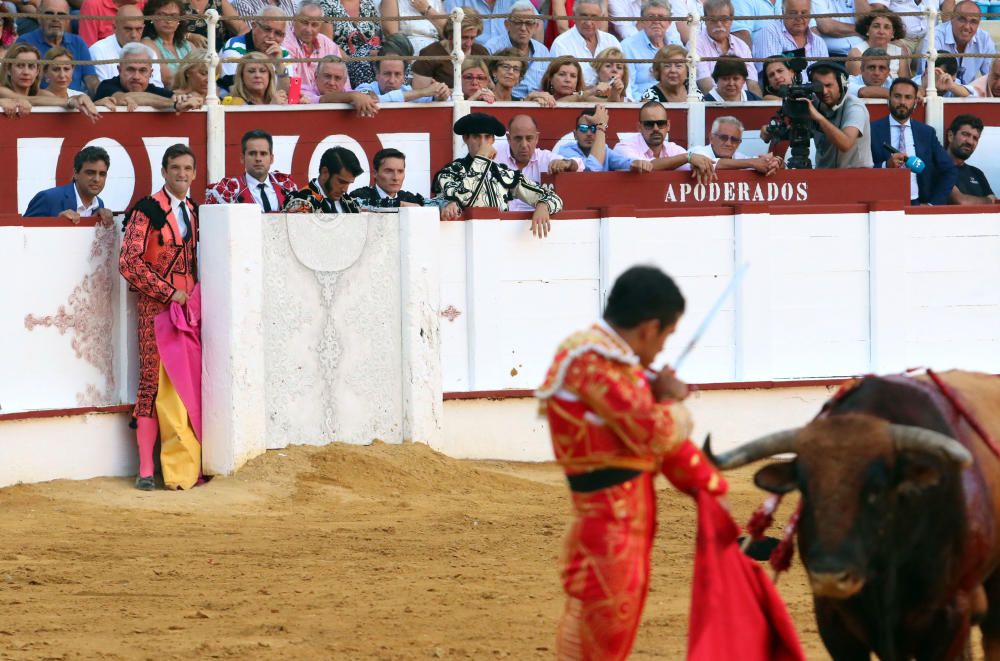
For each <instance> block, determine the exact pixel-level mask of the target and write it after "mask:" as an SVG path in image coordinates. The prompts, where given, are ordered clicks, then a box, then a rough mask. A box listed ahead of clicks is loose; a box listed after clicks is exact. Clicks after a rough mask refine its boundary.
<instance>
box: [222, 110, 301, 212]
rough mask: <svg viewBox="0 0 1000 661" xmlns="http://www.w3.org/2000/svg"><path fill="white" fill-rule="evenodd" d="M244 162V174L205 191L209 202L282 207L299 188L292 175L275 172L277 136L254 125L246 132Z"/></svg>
mask: <svg viewBox="0 0 1000 661" xmlns="http://www.w3.org/2000/svg"><path fill="white" fill-rule="evenodd" d="M240 144H241V146H242V149H243V151H242V153H241V154H240V163H241V164H242V165H243V174H241V175H239V176H237V177H226V178H225V179H223V180H222V181H220V182H219V183H217V184H215V185H213V186H209V188H208V190H206V191H205V204H256V205H258V206H260V208H261V209H262V210H263V211H265V212H271V211H280V210H281V208H282V207H284V206H285V200H286V199H288V194H289V193H294V192H295V191H297V190H298V189H299V187H298V186H296V185H295V182H294V181H292V178H291V177H289V176H288V175H287V174H284V173H282V172H271V166H272V165H274V138H273V137H272V136H271V134H270V133H268V132H267V131H263V130H261V129H254V130H252V131H247V132H246V133H244V134H243V139H242V140H241V143H240Z"/></svg>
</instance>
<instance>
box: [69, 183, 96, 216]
mask: <svg viewBox="0 0 1000 661" xmlns="http://www.w3.org/2000/svg"><path fill="white" fill-rule="evenodd" d="M73 192H74V193H76V212H77V213H78V214H80V217H81V218H82V217H85V216H93V215H94V213H95V212H96V211H97V210H98V209H100V208H101V205H100V203H99V202H98V201H97V196H96V195H95V196H94V199H93V200H91V201H90V204H89V205H85V204H84V203H83V198H81V197H80V189H79V188H77V187H76V184H75V183H74V184H73Z"/></svg>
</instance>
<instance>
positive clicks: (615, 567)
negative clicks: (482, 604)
mask: <svg viewBox="0 0 1000 661" xmlns="http://www.w3.org/2000/svg"><path fill="white" fill-rule="evenodd" d="M683 311H684V297H683V296H682V295H681V293H680V290H679V289H678V288H677V286H676V285H675V284H674V282H673V280H671V279H670V277H669V276H667V275H666V274H665V273H663V272H662V271H660V270H659V269H656V268H653V267H645V266H642V267H633V268H631V269H629V270H628V271H626V272H625V273H624V274H622V276H621V277H620V278H619V279H618V281H617V282H616V283H615V285H614V287H613V289H612V290H611V294H610V296H609V297H608V304H607V308H606V310H605V313H604V320H602V321H600V322H598V323H597V324H595V325H594V326H592V327H591V328H589V329H587V330H584V331H580V332H578V333H575V334H574V335H571V336H570V337H569V338H568V339H566V340H565V341H564V342H563V343H562V344H561V345H560V347H559V349H558V351H557V352H556V357H555V360H554V361H553V363H552V366H551V367H550V368H549V371H548V375H547V376H546V378H545V383H544V384H543V385H542V387H541V388H540V389H539V390H538V391H537V393H536V396H537V397H538V398H539V399H540V400H541V406H542V410H543V411H544V412H545V414H546V415H547V417H548V421H549V427H550V431H551V434H552V447H553V449H554V451H555V456H556V459H557V461H559V463H560V464H562V466H563V468H564V469H565V471H566V476H567V479H568V481H569V486H570V490H571V492H572V499H573V508H574V519H573V522H572V525H571V527H570V530H569V533H568V536H567V539H566V546H565V554H564V557H563V563H564V565H563V574H562V579H563V588H564V590H565V591H566V596H567V600H566V608H565V611H564V613H563V617H562V620H561V622H560V624H559V632H558V637H557V641H556V656H557V658H558V659H560V660H561V661H563V660H565V661H568V660H587V661H610V660H612V659H625V658H626V657H627V656H628V654H629V651H630V650H631V648H632V643H633V641H634V640H635V634H636V632H637V630H638V627H639V620H640V618H641V615H642V609H643V605H644V603H645V600H646V593H647V590H648V585H649V574H650V564H649V563H650V552H651V550H652V544H653V533H654V531H655V528H656V509H655V507H656V501H655V495H654V493H653V475H654V474H655V472H657V471H662V472H663V474H664V475H666V477H667V478H668V479H669V480H670V482H672V483H673V485H674V486H675V487H677V488H678V489H680V490H681V491H684V492H685V493H688V494H693V493H695V492H696V491H698V490H699V489H706V490H707V491H708V492H709V493H712V494H715V495H717V496H721V495H723V494H725V492H726V490H727V485H726V482H725V480H724V479H723V477H722V476H721V475H720V474H719V473H718V472H716V470H715V469H714V468H713V467H712V465H711V464H710V463H709V462H708V461H707V460H706V458H705V456H704V455H703V454H702V452H701V450H699V449H698V448H697V447H696V446H695V445H694V444H693V443H691V441H690V440H688V434H689V433H690V431H691V418H690V415H689V413H688V411H687V409H686V407H685V406H684V404H683V403H682V402H681V400H683V399H684V398H685V397H686V396H687V392H688V389H687V386H686V385H685V384H684V383H683V382H681V381H679V380H678V379H677V378H676V377H675V376H674V373H673V371H672V370H671V369H670V368H669V367H665V368H663V369H662V370H660V372H659V373H657V374H655V376H650V374H647V372H646V368H648V366H649V364H650V363H652V362H653V360H654V359H655V358H656V355H657V354H658V353H659V352H660V351H661V350H662V348H663V344H664V342H666V339H667V337H668V336H669V335H670V334H671V333H673V331H674V329H675V328H676V325H677V321H678V319H679V318H680V316H681V314H682V313H683Z"/></svg>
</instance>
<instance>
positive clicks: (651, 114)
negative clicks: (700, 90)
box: [613, 101, 715, 183]
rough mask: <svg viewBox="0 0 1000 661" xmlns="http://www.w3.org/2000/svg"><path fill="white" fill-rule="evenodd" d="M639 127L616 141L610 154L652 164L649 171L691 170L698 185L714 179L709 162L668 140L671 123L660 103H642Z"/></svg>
mask: <svg viewBox="0 0 1000 661" xmlns="http://www.w3.org/2000/svg"><path fill="white" fill-rule="evenodd" d="M638 128H639V132H638V133H631V134H628V135H626V136H625V137H624V138H622V139H621V140H619V141H618V144H617V145H615V148H614V150H613V151H614V152H615V153H617V154H619V155H620V156H624V157H625V158H632V159H642V160H646V161H651V165H650V169H653V170H692V171H693V173H694V176H695V177H697V179H698V181H699V183H708V182H709V181H711V180H712V179H714V178H715V170H714V169H713V167H712V161H711V159H709V158H708V157H706V156H705V155H704V154H698V153H695V152H694V150H691V151H688V150H687V149H684V148H683V147H681V146H680V145H678V144H674V143H673V142H670V141H668V140H667V135H668V134H669V133H670V120H669V119H668V118H667V109H666V108H664V107H663V104H662V103H660V102H659V101H647V102H646V103H644V104H642V107H641V108H639V125H638Z"/></svg>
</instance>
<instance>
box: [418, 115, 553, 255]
mask: <svg viewBox="0 0 1000 661" xmlns="http://www.w3.org/2000/svg"><path fill="white" fill-rule="evenodd" d="M504 133H506V129H504V125H503V124H501V123H500V122H499V120H497V118H496V117H493V116H492V115H487V114H486V113H482V112H474V113H470V114H468V115H466V116H465V117H462V118H461V119H459V120H458V121H457V122H455V134H456V135H460V136H462V142H464V143H465V146H466V148H467V149H468V150H469V153H468V155H467V156H465V157H464V158H459V159H456V160H454V161H452V162H451V163H449V164H448V165H446V166H444V168H442V169H441V171H440V172H438V173H437V175H436V176H435V177H434V189H433V190H435V191H440V192H441V197H442V198H444V199H446V200H448V201H451V202H455V203H457V204H458V205H459V206H461V207H462V208H463V209H467V208H469V207H493V208H495V209H498V210H500V211H507V209H508V206H507V205H508V203H509V202H510V201H511V200H512V199H514V198H517V199H519V200H521V201H522V202H524V203H526V204H528V205H529V206H531V207H532V208H533V209H534V212H533V214H532V216H531V233H532V234H534V235H535V236H537V237H538V238H540V239H541V238H544V237H546V236H548V234H549V227H550V224H551V223H550V216H551V215H552V214H554V213H558V212H559V211H561V210H562V206H563V204H562V200H561V199H560V198H559V196H558V195H556V193H555V191H553V190H552V187H551V186H546V185H543V184H537V183H535V182H533V181H529V180H528V179H527V178H526V177H525V176H524V175H523V174H521V173H520V172H518V171H517V170H512V169H510V168H509V167H507V166H506V165H500V164H499V163H494V162H493V159H494V158H495V157H496V155H497V150H496V149H495V148H494V146H493V143H494V141H495V140H496V139H497V138H498V137H500V136H502V135H503V134H504Z"/></svg>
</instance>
